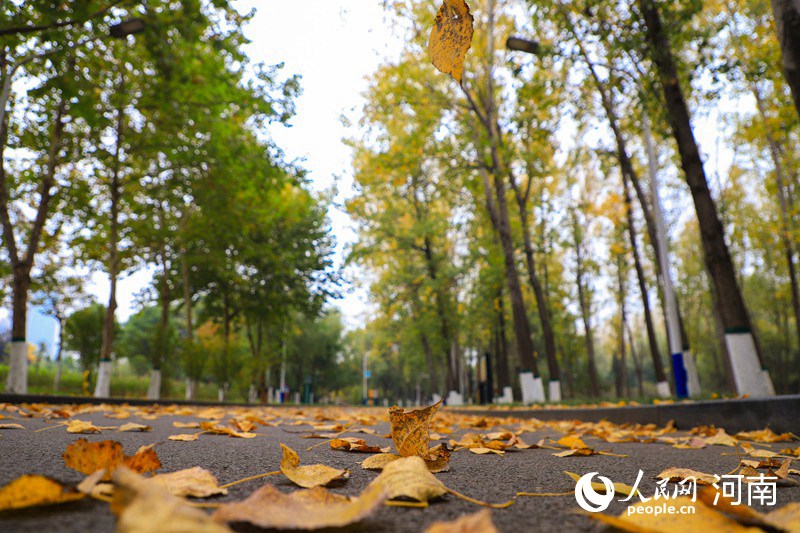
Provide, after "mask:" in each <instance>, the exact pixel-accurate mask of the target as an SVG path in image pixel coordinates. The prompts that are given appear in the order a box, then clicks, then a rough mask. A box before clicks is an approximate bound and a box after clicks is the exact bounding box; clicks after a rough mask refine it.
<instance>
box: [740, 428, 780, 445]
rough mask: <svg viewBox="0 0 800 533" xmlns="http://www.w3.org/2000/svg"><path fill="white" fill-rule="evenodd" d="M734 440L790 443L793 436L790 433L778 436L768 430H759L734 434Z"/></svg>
mask: <svg viewBox="0 0 800 533" xmlns="http://www.w3.org/2000/svg"><path fill="white" fill-rule="evenodd" d="M736 438H738V439H741V440H752V441H755V442H769V443H772V442H791V441H793V440H794V435H792V434H791V433H783V434H781V435H778V434H777V433H775V432H774V431H772V430H771V429H769V428H764V429H760V430H758V431H740V432H739V433H737V434H736Z"/></svg>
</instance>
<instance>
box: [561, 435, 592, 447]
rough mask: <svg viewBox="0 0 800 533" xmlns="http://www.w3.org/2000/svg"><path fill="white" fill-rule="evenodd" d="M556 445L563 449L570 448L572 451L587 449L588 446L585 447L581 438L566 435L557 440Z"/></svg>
mask: <svg viewBox="0 0 800 533" xmlns="http://www.w3.org/2000/svg"><path fill="white" fill-rule="evenodd" d="M556 444H558V445H559V446H562V447H564V448H572V449H576V448H588V446H586V444H585V443H584V442H583V440H581V438H580V437H579V436H577V435H567V436H565V437H561V438H560V439H558V442H557V443H556Z"/></svg>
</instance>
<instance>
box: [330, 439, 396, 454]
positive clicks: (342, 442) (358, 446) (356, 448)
mask: <svg viewBox="0 0 800 533" xmlns="http://www.w3.org/2000/svg"><path fill="white" fill-rule="evenodd" d="M331 448H333V449H334V450H343V451H345V452H366V453H381V452H383V453H385V452H388V451H389V447H388V446H387V447H386V448H381V447H380V446H369V445H368V444H367V443H366V441H364V439H359V438H356V437H342V438H339V439H333V440H332V441H331Z"/></svg>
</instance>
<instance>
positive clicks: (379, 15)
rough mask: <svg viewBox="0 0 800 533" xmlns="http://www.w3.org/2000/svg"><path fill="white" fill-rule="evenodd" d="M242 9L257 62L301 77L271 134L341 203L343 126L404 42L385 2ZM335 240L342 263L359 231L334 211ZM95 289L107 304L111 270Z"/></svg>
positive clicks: (273, 3) (354, 317)
mask: <svg viewBox="0 0 800 533" xmlns="http://www.w3.org/2000/svg"><path fill="white" fill-rule="evenodd" d="M235 5H236V6H237V8H238V9H239V10H240V11H241V12H247V11H249V10H250V9H252V8H255V9H256V15H255V17H254V18H253V20H252V21H251V22H250V24H249V25H248V26H247V28H246V31H245V33H246V35H247V37H248V38H249V39H250V40H251V41H252V43H251V44H250V45H249V46H248V47H247V48H246V52H247V54H248V55H249V56H250V57H251V58H252V60H253V61H254V62H260V61H263V62H265V63H267V64H276V63H281V62H283V63H285V67H284V72H285V73H287V74H300V75H301V76H302V80H301V87H302V90H303V94H302V95H301V96H300V97H299V98H298V99H297V101H296V104H297V115H296V116H295V117H294V118H293V119H292V121H291V127H290V128H286V127H283V126H275V127H273V128H272V131H271V132H270V133H271V135H272V137H273V139H274V140H275V143H276V144H277V145H278V146H279V147H280V148H281V149H283V151H284V152H285V154H286V157H287V159H288V160H300V161H301V162H302V163H301V165H302V166H303V167H304V168H306V169H307V170H308V171H309V176H310V179H311V180H312V183H313V188H314V189H315V190H323V189H327V188H330V187H331V185H333V184H335V185H336V188H337V190H338V193H339V194H338V197H337V204H341V202H342V201H343V200H344V198H346V197H347V196H348V195H349V194H350V191H351V188H352V173H351V168H350V151H349V149H348V148H347V147H346V146H344V145H343V144H342V142H341V139H342V138H343V137H345V136H346V135H347V134H348V133H347V131H346V129H345V128H344V127H343V126H342V124H341V122H340V116H341V115H342V114H343V113H344V114H346V115H347V116H348V118H350V119H357V118H358V116H359V115H358V111H359V109H360V107H361V104H362V102H363V100H362V98H361V94H362V93H363V92H364V90H365V89H366V80H365V78H366V76H368V75H369V74H370V73H372V72H374V71H375V69H376V68H377V66H378V65H379V64H380V63H381V61H382V60H383V59H385V58H386V57H392V56H396V55H397V54H398V53H399V50H400V48H401V46H402V43H401V42H400V41H399V40H398V39H396V38H394V37H392V34H391V32H390V30H389V26H388V24H387V23H386V22H385V20H384V10H383V7H382V2H381V1H380V0H303V1H302V2H291V1H285V0H241V1H239V2H236V4H235ZM330 218H331V222H332V229H333V233H334V235H335V236H336V240H337V243H338V244H337V248H336V252H337V263H340V262H341V260H342V259H343V249H344V247H345V246H346V245H347V243H349V242H352V240H353V238H354V232H353V229H352V227H351V226H352V225H351V222H350V220H349V218H348V217H347V215H346V214H345V213H344V212H343V211H342V210H341V209H336V208H334V209H333V210H332V211H331V213H330ZM151 277H152V270H150V271H139V272H137V273H135V274H133V275H131V276H128V277H126V278H125V279H123V280H122V281H121V282H120V283H119V285H118V291H119V292H118V295H117V299H118V302H119V309H118V310H117V316H118V318H119V319H120V320H122V321H125V320H127V318H128V317H129V316H130V315H131V314H132V313H134V312H136V311H137V307H138V306H137V304H136V301H135V295H136V293H138V292H139V291H140V290H141V289H142V288H144V287H146V286H148V284H149V282H150V279H151ZM92 279H93V282H94V283H93V285H94V286H93V292H94V293H95V294H96V295H97V297H98V298H99V299H100V301H102V302H105V301H107V299H108V280H107V275H106V274H105V273H102V272H99V273H96V274H94V276H93V278H92ZM347 288H348V289H350V292H349V294H347V295H346V296H345V298H344V299H343V300H341V301H339V302H337V305H338V306H339V307H340V308H341V309H342V311H343V312H344V314H345V317H346V320H347V323H348V325H350V326H355V325H357V324H358V323H360V322H361V321H362V314H363V312H364V310H365V305H366V303H365V302H366V297H365V293H364V291H363V290H361V291H359V290H355V288H354V287H351V286H349V285H348V287H347Z"/></svg>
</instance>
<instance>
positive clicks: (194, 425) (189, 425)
mask: <svg viewBox="0 0 800 533" xmlns="http://www.w3.org/2000/svg"><path fill="white" fill-rule="evenodd" d="M172 427H176V428H199V427H200V422H173V423H172Z"/></svg>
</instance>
